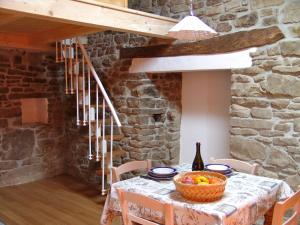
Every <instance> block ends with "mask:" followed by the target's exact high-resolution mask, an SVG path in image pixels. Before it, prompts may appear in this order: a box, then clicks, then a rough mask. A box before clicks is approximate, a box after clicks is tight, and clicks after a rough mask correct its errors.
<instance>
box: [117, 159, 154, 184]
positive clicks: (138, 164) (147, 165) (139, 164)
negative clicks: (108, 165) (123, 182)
mask: <svg viewBox="0 0 300 225" xmlns="http://www.w3.org/2000/svg"><path fill="white" fill-rule="evenodd" d="M151 165H152V163H151V160H145V161H132V162H127V163H125V164H123V165H121V166H119V167H113V168H112V176H113V177H112V181H113V183H115V182H118V181H120V178H121V175H122V174H123V173H127V172H131V171H134V170H139V169H147V170H149V169H151Z"/></svg>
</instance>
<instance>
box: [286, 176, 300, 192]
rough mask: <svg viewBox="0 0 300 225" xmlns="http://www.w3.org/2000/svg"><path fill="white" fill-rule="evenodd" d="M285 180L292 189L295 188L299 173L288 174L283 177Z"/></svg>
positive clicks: (298, 183)
mask: <svg viewBox="0 0 300 225" xmlns="http://www.w3.org/2000/svg"><path fill="white" fill-rule="evenodd" d="M285 182H287V183H288V184H289V185H290V186H291V187H292V188H293V189H294V190H297V189H298V186H299V185H300V176H299V174H295V175H291V176H288V177H287V178H285Z"/></svg>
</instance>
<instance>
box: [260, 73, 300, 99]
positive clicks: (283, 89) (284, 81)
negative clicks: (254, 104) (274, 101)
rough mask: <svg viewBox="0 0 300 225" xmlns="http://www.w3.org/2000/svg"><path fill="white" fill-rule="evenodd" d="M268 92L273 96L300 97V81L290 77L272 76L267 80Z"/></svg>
mask: <svg viewBox="0 0 300 225" xmlns="http://www.w3.org/2000/svg"><path fill="white" fill-rule="evenodd" d="M266 91H267V92H268V93H270V94H272V95H285V96H292V97H298V96H300V79H299V78H296V77H293V76H289V75H285V76H283V75H278V74H272V75H271V76H269V77H268V78H267V85H266Z"/></svg>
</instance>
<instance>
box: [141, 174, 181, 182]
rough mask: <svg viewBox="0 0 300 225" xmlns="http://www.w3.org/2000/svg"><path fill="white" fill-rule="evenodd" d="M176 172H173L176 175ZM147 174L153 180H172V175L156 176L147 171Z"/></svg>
mask: <svg viewBox="0 0 300 225" xmlns="http://www.w3.org/2000/svg"><path fill="white" fill-rule="evenodd" d="M176 174H177V173H175V175H176ZM175 175H174V176H175ZM147 176H148V177H149V178H151V179H153V180H158V181H168V180H172V179H173V177H174V176H168V177H157V176H153V174H151V173H148V174H147Z"/></svg>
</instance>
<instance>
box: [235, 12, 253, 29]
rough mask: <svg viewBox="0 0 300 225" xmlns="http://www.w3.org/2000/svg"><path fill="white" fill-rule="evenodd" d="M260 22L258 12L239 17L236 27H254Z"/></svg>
mask: <svg viewBox="0 0 300 225" xmlns="http://www.w3.org/2000/svg"><path fill="white" fill-rule="evenodd" d="M257 21H258V16H257V13H256V12H253V13H250V14H247V15H244V16H241V17H238V18H237V19H236V20H235V21H234V25H235V26H236V27H252V26H254V25H255V24H256V23H257Z"/></svg>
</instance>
